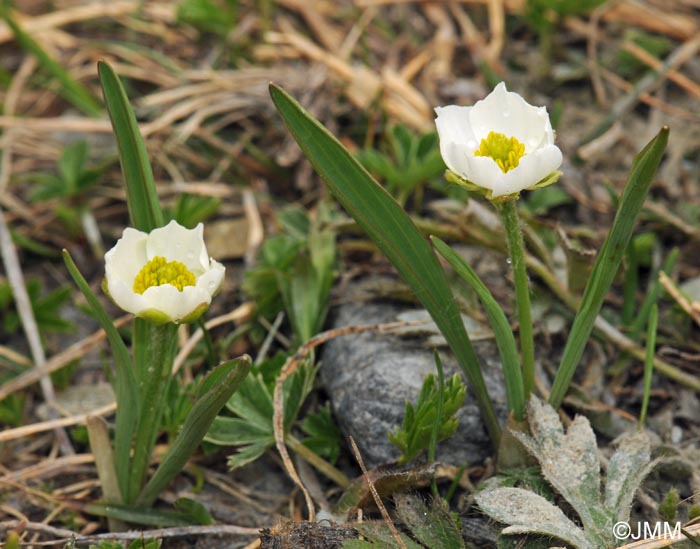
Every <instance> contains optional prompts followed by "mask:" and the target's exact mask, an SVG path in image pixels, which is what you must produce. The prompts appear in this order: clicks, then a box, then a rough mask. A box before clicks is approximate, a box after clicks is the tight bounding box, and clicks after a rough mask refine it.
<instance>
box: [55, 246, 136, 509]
mask: <svg viewBox="0 0 700 549" xmlns="http://www.w3.org/2000/svg"><path fill="white" fill-rule="evenodd" d="M63 260H64V262H65V263H66V267H67V268H68V272H69V273H70V275H71V276H72V277H73V280H74V281H75V284H76V285H77V286H78V288H79V289H80V291H81V292H82V293H83V295H84V296H85V299H86V300H87V302H88V305H89V306H90V309H91V310H92V313H93V315H94V316H95V318H96V319H97V321H98V322H99V323H100V326H101V327H102V329H103V330H104V331H105V334H107V340H108V341H109V345H110V347H111V348H112V358H113V360H114V369H115V376H114V378H115V390H114V392H115V395H116V400H117V410H118V412H119V413H117V417H116V427H115V437H114V454H115V463H116V468H117V477H118V479H119V488H120V490H121V492H122V497H124V498H126V496H127V494H128V492H129V489H128V485H129V473H130V471H129V465H130V453H131V440H132V438H133V436H134V432H135V430H136V422H137V421H138V416H139V411H140V401H139V398H138V382H137V380H136V376H135V374H134V368H133V364H132V362H131V356H130V355H129V350H128V349H127V348H126V345H125V344H124V340H123V339H122V337H121V336H120V335H119V332H118V331H117V329H116V328H115V327H114V324H113V323H112V319H111V318H109V315H108V314H107V311H105V310H104V307H102V304H101V303H100V302H99V300H98V299H97V296H96V295H95V294H94V292H93V291H92V289H91V288H90V285H89V284H88V283H87V281H86V280H85V278H83V275H82V274H81V273H80V271H79V270H78V267H77V266H76V265H75V263H74V262H73V258H72V257H71V256H70V254H69V253H68V251H67V250H63Z"/></svg>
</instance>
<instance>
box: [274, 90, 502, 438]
mask: <svg viewBox="0 0 700 549" xmlns="http://www.w3.org/2000/svg"><path fill="white" fill-rule="evenodd" d="M270 94H271V96H272V100H273V102H274V103H275V106H276V107H277V110H278V111H279V113H280V114H281V116H282V118H283V119H284V121H285V123H286V124H287V127H288V128H289V130H290V132H291V133H292V135H293V136H294V138H295V139H296V141H297V143H298V144H299V146H300V147H301V149H302V150H303V151H304V154H305V155H306V156H307V158H308V159H309V160H310V161H311V163H312V164H313V166H314V168H315V169H316V171H317V172H318V173H319V175H320V176H321V178H322V179H323V181H324V182H325V183H326V185H327V187H328V188H329V189H330V191H331V193H332V194H333V195H334V196H335V198H336V199H337V200H338V201H339V202H340V203H341V205H342V206H343V207H344V208H345V209H346V210H347V211H348V213H349V214H350V215H351V216H352V217H353V218H354V219H355V221H357V223H358V225H359V226H360V227H361V228H362V229H363V230H364V231H365V232H366V233H367V234H368V235H369V236H370V238H371V239H372V240H373V241H374V242H375V243H376V245H377V246H378V247H379V249H380V250H382V252H383V253H384V255H386V256H387V258H388V259H389V260H390V261H391V263H392V264H393V265H394V267H396V269H397V270H398V271H399V273H400V274H401V276H402V277H403V278H404V280H405V281H406V282H407V283H408V284H409V286H411V288H412V289H413V291H414V293H415V294H416V297H417V298H418V299H419V300H420V301H421V302H422V303H423V305H424V306H425V308H426V309H427V310H428V311H429V312H430V314H431V316H432V317H433V319H434V320H435V322H436V324H437V325H438V327H439V328H440V331H441V332H442V334H443V335H444V336H445V339H446V340H447V341H448V343H449V344H450V347H451V348H452V350H453V352H454V353H455V355H456V356H457V359H458V360H459V363H460V366H461V367H462V369H463V371H464V374H465V376H466V378H467V380H468V381H469V384H470V386H471V388H472V390H473V391H474V395H475V396H476V399H477V403H478V405H479V409H480V410H481V414H482V416H483V419H484V423H485V424H486V427H487V429H488V431H489V433H490V435H491V439H492V441H493V442H494V444H496V445H497V443H498V440H499V437H500V428H499V425H498V420H497V419H496V415H495V413H494V411H493V406H492V404H491V400H490V398H489V395H488V391H487V389H486V384H485V383H484V378H483V376H482V374H481V370H480V369H479V362H478V359H477V357H476V354H475V353H474V349H473V347H472V345H471V341H470V340H469V337H468V335H467V332H466V330H465V329H464V325H463V323H462V321H461V319H460V316H459V310H458V308H457V305H456V303H455V300H454V297H453V295H452V292H451V291H450V288H449V285H448V283H447V279H446V276H445V273H444V272H443V270H442V268H441V266H440V263H439V261H438V259H437V257H436V256H435V253H434V252H433V250H432V249H431V247H430V245H429V244H428V242H427V241H426V240H425V238H424V237H423V236H422V235H421V233H420V231H418V229H417V228H416V226H415V225H414V224H413V222H412V221H411V220H410V218H409V217H408V215H406V213H405V212H404V211H403V210H402V209H401V207H400V206H399V205H398V204H397V202H396V201H395V200H394V199H392V198H391V196H389V194H388V193H387V192H386V191H385V190H384V189H383V188H382V187H381V186H380V185H379V184H378V183H377V182H376V181H374V179H372V177H371V176H370V175H369V173H367V171H366V170H365V169H364V168H363V167H362V166H361V165H360V164H359V163H358V162H357V161H356V160H355V159H354V158H353V157H352V155H351V154H350V153H349V152H348V151H347V149H345V147H343V145H341V143H340V142H339V141H338V140H337V139H335V138H334V137H333V136H332V135H331V134H330V132H328V130H327V129H326V128H324V127H323V126H322V125H321V124H320V123H319V122H318V121H317V120H316V119H314V118H313V117H312V116H311V115H310V114H309V113H308V112H306V111H305V110H304V109H303V108H302V107H301V106H300V105H299V103H297V102H296V101H295V100H294V99H293V98H292V97H291V96H290V95H288V94H287V93H286V92H285V91H283V90H282V89H280V88H278V87H276V86H275V85H271V86H270Z"/></svg>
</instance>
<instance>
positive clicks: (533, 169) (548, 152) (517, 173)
mask: <svg viewBox="0 0 700 549" xmlns="http://www.w3.org/2000/svg"><path fill="white" fill-rule="evenodd" d="M561 162H562V154H561V151H560V150H559V147H556V146H554V145H547V146H546V147H544V148H542V149H539V150H537V151H535V152H534V153H532V154H528V155H525V156H523V157H522V158H521V159H520V164H518V167H517V168H515V169H513V170H510V171H509V172H508V173H505V174H503V176H504V177H503V178H502V179H501V180H500V181H499V183H498V185H494V187H493V193H492V196H493V197H494V198H495V197H497V196H502V195H506V194H514V193H518V192H520V191H522V190H524V189H526V188H527V187H530V186H532V185H534V184H535V183H537V182H538V181H540V180H541V179H544V178H545V177H547V176H548V175H549V174H550V173H552V172H553V171H556V169H557V168H559V166H561Z"/></svg>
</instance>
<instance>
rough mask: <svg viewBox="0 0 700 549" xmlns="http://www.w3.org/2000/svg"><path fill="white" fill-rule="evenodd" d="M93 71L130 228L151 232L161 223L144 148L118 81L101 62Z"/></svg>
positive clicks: (105, 64) (112, 72) (149, 164)
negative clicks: (119, 172) (111, 136)
mask: <svg viewBox="0 0 700 549" xmlns="http://www.w3.org/2000/svg"><path fill="white" fill-rule="evenodd" d="M97 70H98V73H99V75H100V83H101V84H102V90H103V92H104V97H105V103H106V104H107V110H108V111H109V117H110V118H111V120H112V127H113V128H114V135H115V137H116V139H117V146H118V148H119V159H120V161H121V165H122V172H123V174H124V180H125V182H126V193H127V203H128V206H129V215H130V216H131V224H132V226H133V227H134V228H136V229H139V230H140V231H144V232H151V231H152V230H153V229H155V228H157V227H162V226H163V225H164V224H165V223H164V218H163V212H162V210H161V208H160V202H158V195H157V194H156V187H155V183H154V181H153V172H152V170H151V163H150V162H149V160H148V152H147V151H146V145H145V144H144V142H143V138H142V137H141V132H140V131H139V126H138V123H137V122H136V116H135V115H134V111H133V109H132V108H131V105H130V104H129V98H128V97H127V96H126V92H125V91H124V87H123V86H122V84H121V82H120V81H119V77H118V76H117V75H116V73H115V72H114V70H113V69H112V67H110V66H109V65H108V64H107V63H105V62H104V61H100V62H99V63H98V65H97Z"/></svg>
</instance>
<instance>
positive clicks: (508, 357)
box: [431, 236, 525, 421]
mask: <svg viewBox="0 0 700 549" xmlns="http://www.w3.org/2000/svg"><path fill="white" fill-rule="evenodd" d="M431 240H432V242H433V246H435V249H436V250H437V251H438V253H439V254H440V255H441V256H442V257H444V258H445V259H446V260H447V262H448V263H449V264H450V265H452V268H453V269H454V270H455V272H456V273H457V274H458V275H459V276H460V277H462V279H463V280H464V281H465V282H467V284H469V286H471V288H472V289H473V290H474V291H475V292H476V294H477V295H478V296H479V301H481V304H482V305H483V306H484V309H485V310H486V315H487V316H488V317H489V323H490V324H491V329H492V330H493V334H494V336H495V338H496V345H497V346H498V353H499V354H500V355H501V364H502V365H503V377H504V379H505V384H506V399H507V401H508V409H509V410H511V411H512V412H513V414H514V415H515V418H516V419H517V420H518V421H520V420H521V419H522V418H523V414H524V412H525V391H524V388H523V375H522V371H521V370H520V359H519V358H518V348H517V346H516V344H515V337H514V336H513V330H512V329H511V327H510V323H509V322H508V319H507V318H506V315H505V313H504V312H503V309H501V307H500V305H499V304H498V302H497V301H496V300H495V299H494V297H493V295H492V294H491V292H490V291H489V289H488V288H487V287H486V285H485V284H484V283H483V282H482V281H481V279H480V278H479V275H477V274H476V272H475V271H474V269H472V268H471V267H470V266H469V265H468V264H467V262H466V261H464V259H463V258H461V257H460V256H459V255H458V254H456V253H455V252H454V250H452V248H450V247H449V246H448V245H447V244H445V243H444V242H443V241H442V240H440V239H439V238H437V237H435V236H433V237H431Z"/></svg>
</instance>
